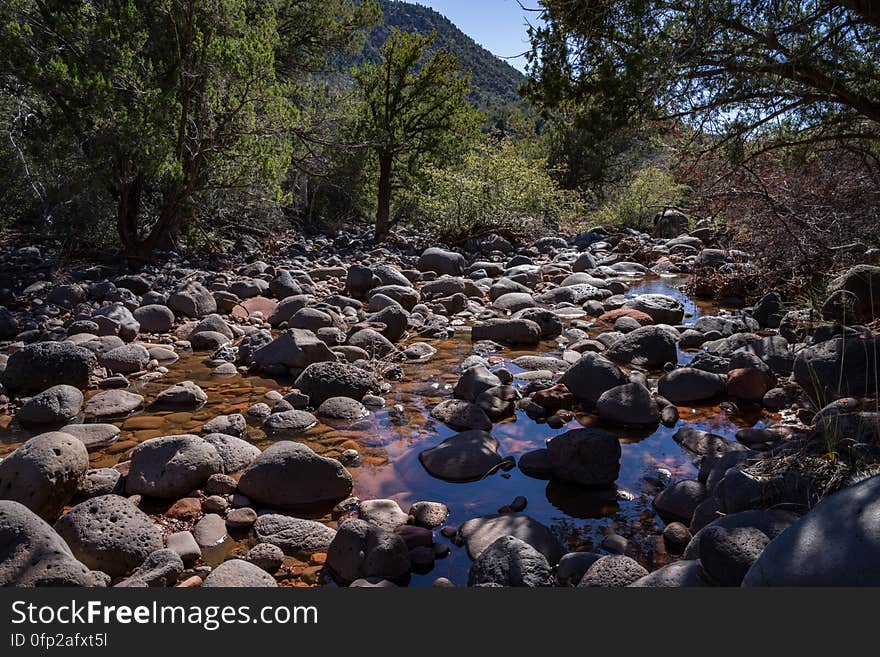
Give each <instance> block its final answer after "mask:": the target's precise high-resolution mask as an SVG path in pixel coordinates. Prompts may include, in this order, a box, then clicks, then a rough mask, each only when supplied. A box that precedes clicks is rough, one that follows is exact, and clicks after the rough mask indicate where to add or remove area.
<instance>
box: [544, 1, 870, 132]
mask: <svg viewBox="0 0 880 657" xmlns="http://www.w3.org/2000/svg"><path fill="white" fill-rule="evenodd" d="M540 4H541V8H542V13H541V17H542V19H543V20H542V21H541V22H539V23H536V27H534V28H533V29H531V31H530V33H531V37H532V46H533V51H532V54H531V58H530V61H531V63H530V71H531V72H532V74H533V75H534V82H533V83H532V84H531V92H532V94H533V96H534V97H536V98H539V99H540V100H541V101H542V102H543V104H544V105H545V106H547V107H559V106H560V105H561V104H563V103H565V102H575V103H577V104H578V106H579V107H580V109H581V111H583V112H586V113H587V114H589V116H590V117H591V121H592V122H598V123H600V124H605V125H607V126H609V127H610V128H615V129H616V128H620V127H622V126H626V125H632V124H634V123H637V122H640V121H643V120H651V119H683V120H685V121H687V122H689V123H690V124H691V125H692V126H694V127H698V128H699V129H700V130H702V131H704V132H705V133H708V134H712V135H715V136H716V137H718V138H717V139H715V140H714V142H715V143H714V144H713V147H717V146H719V145H723V144H724V143H725V142H726V140H728V139H737V138H739V137H742V136H744V135H752V136H756V135H760V136H764V137H774V138H775V137H777V132H781V133H783V134H782V135H781V136H782V137H783V141H786V142H788V141H790V140H791V139H792V137H793V138H794V139H795V140H797V141H802V140H805V139H818V140H821V141H827V140H829V139H853V138H854V139H864V138H871V139H877V138H880V129H878V128H880V11H878V10H877V9H876V7H875V5H876V3H866V2H855V1H853V2H849V1H841V2H826V1H824V0H809V1H806V2H803V1H800V0H782V1H779V2H763V1H761V0H729V1H725V2H716V1H714V0H700V1H697V2H686V3H670V2H663V1H654V0H651V1H649V0H623V1H622V2H589V3H573V2H570V1H568V0H541V2H540ZM866 120H867V122H866Z"/></svg>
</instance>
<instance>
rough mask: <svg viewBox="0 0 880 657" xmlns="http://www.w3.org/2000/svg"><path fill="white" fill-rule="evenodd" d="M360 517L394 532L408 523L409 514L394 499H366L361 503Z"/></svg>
mask: <svg viewBox="0 0 880 657" xmlns="http://www.w3.org/2000/svg"><path fill="white" fill-rule="evenodd" d="M360 518H361V520H366V521H367V522H368V523H370V524H372V525H376V526H377V527H381V528H382V529H385V530H387V531H389V532H393V531H394V530H396V529H397V528H398V527H401V526H403V525H405V524H406V523H407V520H408V519H409V515H408V514H406V513H404V511H403V509H401V508H400V505H399V504H398V503H397V502H395V501H394V500H364V501H363V502H361V505H360Z"/></svg>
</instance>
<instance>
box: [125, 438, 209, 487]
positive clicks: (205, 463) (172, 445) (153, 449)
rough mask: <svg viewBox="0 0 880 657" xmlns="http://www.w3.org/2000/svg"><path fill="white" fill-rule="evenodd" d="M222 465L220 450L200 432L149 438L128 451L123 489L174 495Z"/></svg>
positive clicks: (195, 484)
mask: <svg viewBox="0 0 880 657" xmlns="http://www.w3.org/2000/svg"><path fill="white" fill-rule="evenodd" d="M222 468H223V461H222V459H221V458H220V454H218V453H217V450H216V449H214V446H213V445H212V444H211V443H209V442H207V441H206V440H204V439H203V438H201V437H199V436H194V435H190V434H184V435H181V436H163V437H161V438H151V439H150V440H146V441H144V442H142V443H141V444H140V445H138V446H137V447H135V449H134V451H133V452H132V453H131V467H130V469H129V472H128V476H127V477H126V480H125V490H126V492H127V493H128V494H129V495H147V496H150V497H160V498H168V499H176V498H180V497H184V496H186V494H187V493H189V491H191V490H195V489H196V488H200V487H201V486H202V485H203V484H204V483H205V482H206V481H207V480H208V477H210V476H211V475H212V474H216V473H218V472H220V471H221V470H222Z"/></svg>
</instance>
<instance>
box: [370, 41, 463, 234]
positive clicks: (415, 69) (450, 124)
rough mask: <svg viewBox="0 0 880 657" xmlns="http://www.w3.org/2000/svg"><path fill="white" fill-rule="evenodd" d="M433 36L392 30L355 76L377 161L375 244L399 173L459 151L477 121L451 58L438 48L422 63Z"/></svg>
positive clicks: (385, 225)
mask: <svg viewBox="0 0 880 657" xmlns="http://www.w3.org/2000/svg"><path fill="white" fill-rule="evenodd" d="M433 38H434V37H433V35H428V36H419V35H417V34H408V33H405V32H400V31H398V30H394V31H392V32H391V34H390V35H389V36H388V40H387V41H386V42H385V45H384V47H383V48H382V57H381V61H379V62H377V63H366V64H364V65H362V66H360V67H359V68H357V69H356V70H355V72H354V78H355V82H356V84H357V86H358V89H359V90H360V92H361V93H362V94H363V102H364V110H363V122H362V125H361V134H362V136H363V138H364V142H365V143H366V144H367V145H368V146H369V147H370V148H371V149H372V150H373V151H374V153H375V156H376V158H377V160H378V170H379V171H378V182H377V190H376V195H377V207H376V232H375V238H376V240H377V241H381V240H383V239H384V238H385V237H387V235H388V232H389V231H390V229H391V225H392V223H393V222H392V220H391V204H392V200H393V192H394V190H395V189H397V188H398V187H399V186H400V185H401V182H400V179H401V178H405V176H404V175H401V173H400V171H399V169H402V170H403V173H404V174H416V173H417V172H418V171H419V169H420V168H421V167H423V166H424V165H425V164H426V163H430V162H433V163H439V162H442V161H444V160H446V159H448V158H449V157H451V156H452V155H453V154H455V153H457V152H461V151H462V147H463V145H465V144H467V143H468V141H469V139H470V136H471V135H472V134H474V132H475V130H476V128H477V126H478V123H479V116H478V114H477V112H476V111H475V110H474V109H473V108H472V107H471V106H470V104H469V103H468V101H467V94H468V90H469V81H468V76H466V75H462V74H461V73H460V72H459V69H458V61H457V58H456V57H455V55H453V54H450V53H448V52H446V51H443V50H438V51H437V52H435V53H434V54H433V55H431V56H430V57H429V58H427V60H425V58H424V53H425V48H426V47H427V46H428V45H429V44H430V43H431V42H432V41H433ZM423 60H424V61H423Z"/></svg>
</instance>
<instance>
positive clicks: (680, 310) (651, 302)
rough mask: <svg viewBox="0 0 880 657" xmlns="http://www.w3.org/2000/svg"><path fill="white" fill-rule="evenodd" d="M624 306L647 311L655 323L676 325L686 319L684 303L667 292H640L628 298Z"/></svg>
mask: <svg viewBox="0 0 880 657" xmlns="http://www.w3.org/2000/svg"><path fill="white" fill-rule="evenodd" d="M623 307H624V308H632V309H633V310H638V311H639V312H643V313H645V314H646V315H648V316H649V317H650V318H651V319H653V320H654V323H655V324H669V325H671V326H675V325H676V324H680V323H681V320H682V319H684V305H682V303H681V301H679V300H678V299H676V298H674V297H671V296H668V295H666V294H640V295H639V296H637V297H634V298H632V299H630V300H628V301H627V302H626V303H625V304H624V305H623Z"/></svg>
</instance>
